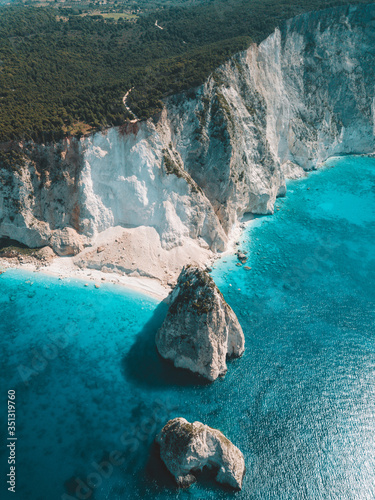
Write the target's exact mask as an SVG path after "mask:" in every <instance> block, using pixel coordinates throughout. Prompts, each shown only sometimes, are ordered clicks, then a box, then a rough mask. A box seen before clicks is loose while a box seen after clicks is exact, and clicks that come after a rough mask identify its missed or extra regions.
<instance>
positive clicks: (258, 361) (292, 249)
mask: <svg viewBox="0 0 375 500" xmlns="http://www.w3.org/2000/svg"><path fill="white" fill-rule="evenodd" d="M374 242H375V159H369V158H362V157H346V158H343V159H332V160H330V161H328V162H327V166H326V167H325V168H324V169H322V170H320V171H319V172H315V173H312V174H311V175H310V176H309V177H308V178H306V179H303V180H299V181H293V182H290V183H289V185H288V194H287V197H286V198H284V199H279V200H278V201H277V204H276V211H275V214H274V215H272V216H267V217H259V218H257V219H256V220H255V221H253V222H252V223H251V224H250V225H249V226H248V228H247V229H246V231H245V232H244V234H243V236H242V238H241V241H240V245H239V248H240V249H241V250H244V251H247V252H248V262H247V263H246V265H247V267H249V268H251V269H245V268H244V266H242V267H238V266H236V263H237V260H236V257H235V256H228V257H224V258H223V259H221V261H218V262H217V264H216V266H215V269H214V270H213V273H212V274H213V277H214V279H215V281H216V283H217V284H218V286H219V287H220V289H221V291H222V292H223V294H224V296H225V297H226V299H227V301H228V302H229V304H230V305H231V306H232V307H233V309H234V310H235V312H236V313H237V315H238V317H239V320H240V322H241V324H242V325H243V329H244V332H245V336H246V352H245V355H244V356H243V357H242V358H241V359H239V360H235V361H233V362H230V363H229V366H228V373H227V375H226V377H225V378H223V379H221V380H218V381H216V382H215V383H214V384H212V385H204V384H202V385H197V383H196V382H192V380H191V378H190V377H189V376H188V375H187V374H185V373H180V372H178V371H176V370H174V369H173V368H172V367H170V366H169V365H168V364H165V363H164V362H162V361H161V360H160V359H159V358H158V356H157V354H156V352H155V347H154V336H155V331H156V329H157V327H158V325H160V323H161V322H162V320H163V317H164V315H165V312H166V306H165V305H164V304H158V303H157V302H155V301H154V300H152V299H150V298H147V297H145V296H143V295H138V294H135V293H133V292H127V291H124V290H122V289H121V288H119V287H115V286H109V285H102V286H101V288H100V289H99V290H97V289H94V288H93V287H90V288H85V287H84V284H83V283H82V282H79V281H74V280H71V281H70V282H68V281H67V280H63V281H58V280H57V279H54V278H49V277H46V276H42V275H41V274H32V273H29V274H27V273H25V272H21V271H7V272H6V273H5V274H3V275H2V276H1V277H0V306H1V319H2V321H1V327H0V330H1V332H0V333H1V336H0V345H1V373H0V382H1V395H0V397H1V401H0V417H1V415H2V418H0V434H1V436H2V439H1V443H2V444H1V450H0V453H1V471H0V472H1V485H0V487H1V488H2V490H3V491H4V494H3V491H0V497H1V498H8V497H9V498H16V499H21V500H39V499H41V500H55V499H56V500H57V499H76V498H81V499H82V498H84V499H86V498H90V499H95V500H104V499H106V500H124V499H125V500H128V499H129V500H133V499H134V500H136V499H145V500H146V499H147V500H157V499H160V500H161V499H163V500H164V499H174V498H178V499H180V500H188V499H189V500H190V499H191V500H199V499H204V500H205V499H221V498H232V497H233V498H236V499H249V500H250V499H251V500H260V499H262V500H263V499H271V500H273V499H275V500H276V499H286V500H290V499H298V500H300V499H309V500H315V499H316V500H318V499H319V500H331V499H335V500H336V499H340V500H342V499H358V500H359V499H360V500H365V499H373V498H374V497H375V326H374V320H375V310H374V309H375V287H374V282H375V244H374ZM8 389H15V390H16V408H17V431H16V435H17V438H18V440H17V446H16V453H17V475H16V484H17V486H16V490H17V493H16V494H15V495H14V494H11V493H9V495H7V492H6V486H5V478H6V476H5V474H6V472H7V467H8V466H7V464H6V445H5V438H6V401H5V396H6V391H7V390H8ZM175 416H183V417H185V418H187V419H188V420H200V421H202V422H205V423H207V424H208V425H210V426H212V427H216V428H219V429H220V430H221V431H222V432H224V433H225V434H226V435H227V436H228V438H230V439H231V440H232V441H233V443H234V444H236V445H237V446H238V447H239V448H240V449H241V450H242V452H243V453H244V455H245V460H246V466H247V473H246V476H245V480H244V485H243V490H242V491H241V492H239V493H232V492H230V491H229V490H225V489H222V488H220V487H218V486H216V485H215V483H213V482H210V480H209V479H208V478H206V477H202V481H201V482H200V483H198V484H197V485H194V486H193V487H192V488H190V490H188V491H178V490H177V489H176V488H175V487H174V485H173V481H172V480H171V478H170V477H169V476H168V474H167V473H166V471H165V469H164V467H163V466H162V465H161V464H160V462H159V461H158V460H157V451H156V450H155V448H154V446H153V440H154V437H155V434H156V431H157V430H159V429H160V428H161V427H162V425H163V424H164V423H165V422H166V421H167V420H168V419H169V418H172V417H175ZM77 485H79V486H78V489H77ZM64 495H65V496H64Z"/></svg>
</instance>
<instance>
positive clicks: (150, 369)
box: [122, 301, 209, 388]
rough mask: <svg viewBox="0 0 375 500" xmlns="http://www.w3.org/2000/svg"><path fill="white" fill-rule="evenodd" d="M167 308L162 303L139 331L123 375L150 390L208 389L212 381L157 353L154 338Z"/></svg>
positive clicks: (164, 303) (126, 360)
mask: <svg viewBox="0 0 375 500" xmlns="http://www.w3.org/2000/svg"><path fill="white" fill-rule="evenodd" d="M167 311H168V305H167V304H166V302H164V301H163V302H161V303H160V304H159V305H158V307H157V308H156V309H155V311H154V314H153V315H152V317H151V319H150V320H149V321H148V322H147V323H146V324H145V326H144V327H143V329H142V330H141V331H140V332H139V334H138V335H137V337H136V340H135V342H134V344H133V346H132V347H131V349H130V351H129V352H128V353H127V354H126V355H125V356H124V358H123V359H122V372H123V375H124V377H125V378H126V379H127V380H132V381H133V382H134V383H137V384H141V385H146V386H148V387H158V388H160V387H173V386H197V385H201V386H205V385H208V384H209V382H207V381H206V380H204V379H202V378H201V377H198V376H195V375H194V374H192V373H190V372H189V371H187V370H182V369H179V368H175V367H174V366H173V365H172V363H171V362H169V361H166V360H164V359H163V358H162V357H161V356H160V355H159V353H158V352H157V350H156V345H155V335H156V332H157V330H158V328H160V326H161V324H162V323H163V320H164V318H165V316H166V314H167Z"/></svg>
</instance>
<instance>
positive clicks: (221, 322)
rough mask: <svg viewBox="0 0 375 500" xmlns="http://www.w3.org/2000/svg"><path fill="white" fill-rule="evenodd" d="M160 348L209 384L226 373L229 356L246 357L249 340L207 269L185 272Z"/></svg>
mask: <svg viewBox="0 0 375 500" xmlns="http://www.w3.org/2000/svg"><path fill="white" fill-rule="evenodd" d="M156 346H157V349H158V351H159V353H160V354H161V356H162V357H163V358H165V359H169V360H171V361H172V362H173V364H174V366H176V367H178V368H185V369H187V370H190V371H192V372H194V373H197V374H199V375H201V376H202V377H204V378H206V379H207V380H209V381H214V380H216V379H217V377H219V376H220V375H224V374H225V373H226V371H227V364H226V359H227V357H239V356H241V355H242V354H243V352H244V347H245V338H244V335H243V331H242V328H241V325H240V324H239V322H238V319H237V316H236V315H235V313H234V312H233V310H232V308H231V307H230V306H229V305H228V304H227V303H226V302H225V299H224V297H223V295H222V294H221V292H220V290H219V289H218V288H217V286H216V285H215V283H214V281H213V279H212V278H211V276H210V275H209V274H208V273H207V272H206V271H204V270H203V269H200V268H198V267H196V266H186V267H184V268H183V269H182V271H181V274H180V276H179V278H178V281H177V285H176V286H175V288H174V289H173V292H172V293H171V295H170V305H169V309H168V313H167V316H166V318H165V320H164V322H163V324H162V326H161V327H160V328H159V330H158V332H157V334H156Z"/></svg>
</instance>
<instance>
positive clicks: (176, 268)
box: [73, 226, 212, 286]
mask: <svg viewBox="0 0 375 500" xmlns="http://www.w3.org/2000/svg"><path fill="white" fill-rule="evenodd" d="M211 257H212V252H211V251H210V250H208V249H206V248H203V247H202V246H201V245H199V243H198V242H197V241H196V240H193V239H191V238H186V240H185V241H184V243H183V244H182V245H180V246H177V247H174V248H172V249H170V250H167V249H165V248H163V247H162V244H161V240H160V236H159V234H158V232H157V231H156V229H155V228H153V227H148V226H140V227H135V228H123V227H120V226H117V227H114V228H110V229H107V230H105V231H103V232H102V233H100V234H99V235H98V236H97V239H96V241H95V242H94V245H93V246H92V247H89V248H85V249H84V250H83V252H81V253H79V254H78V255H76V256H75V257H74V259H73V260H74V263H75V264H76V265H77V266H78V267H79V268H81V269H85V268H88V269H96V270H99V271H102V272H105V273H118V274H120V275H122V276H125V275H126V276H131V277H136V276H141V277H148V278H153V279H157V280H158V281H160V282H161V283H162V284H163V285H165V286H169V285H168V283H171V284H173V285H175V284H176V282H177V278H178V275H179V274H180V272H181V269H182V267H183V265H184V264H186V262H189V263H192V264H195V265H203V264H204V263H205V262H207V261H208V259H210V258H211Z"/></svg>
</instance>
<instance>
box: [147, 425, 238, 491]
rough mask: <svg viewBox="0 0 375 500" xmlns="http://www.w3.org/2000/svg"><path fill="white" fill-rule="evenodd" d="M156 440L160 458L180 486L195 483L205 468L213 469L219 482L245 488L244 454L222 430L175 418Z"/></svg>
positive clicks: (184, 486)
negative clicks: (197, 476)
mask: <svg viewBox="0 0 375 500" xmlns="http://www.w3.org/2000/svg"><path fill="white" fill-rule="evenodd" d="M156 442H157V443H158V444H159V445H160V457H161V459H162V460H163V462H164V463H165V465H166V466H167V468H168V470H169V471H170V473H171V474H172V475H173V476H174V478H175V480H176V482H177V484H178V485H179V486H180V487H183V488H186V487H189V486H190V485H191V484H193V483H195V482H196V477H195V475H194V473H197V472H199V471H201V470H202V469H203V468H204V467H206V468H208V469H211V470H212V471H214V473H215V474H216V475H215V479H216V481H217V482H219V483H221V484H225V485H228V486H230V487H232V488H234V489H236V490H240V489H241V488H242V481H243V477H244V475H245V472H246V468H245V460H244V457H243V454H242V453H241V451H240V450H239V449H238V448H237V447H236V446H234V444H233V443H231V442H230V441H229V439H227V438H226V437H225V436H224V434H222V433H221V432H220V431H219V430H217V429H213V428H211V427H208V425H204V424H202V423H201V422H193V423H189V422H188V421H187V420H185V419H184V418H175V419H173V420H170V421H169V422H168V423H167V424H166V425H165V426H164V427H163V429H162V430H161V432H160V433H159V434H158V436H157V437H156Z"/></svg>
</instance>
